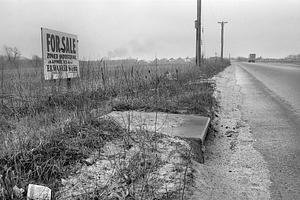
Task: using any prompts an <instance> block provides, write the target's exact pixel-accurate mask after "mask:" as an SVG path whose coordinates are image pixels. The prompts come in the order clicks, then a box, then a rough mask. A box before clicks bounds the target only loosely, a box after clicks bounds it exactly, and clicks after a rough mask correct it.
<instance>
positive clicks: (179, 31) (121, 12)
mask: <svg viewBox="0 0 300 200" xmlns="http://www.w3.org/2000/svg"><path fill="white" fill-rule="evenodd" d="M196 5H197V0H0V25H1V29H0V46H1V52H2V53H3V46H4V45H7V46H12V47H14V46H16V47H17V48H18V49H19V50H20V51H21V53H22V55H23V56H26V57H31V56H32V55H34V54H37V55H41V39H40V27H45V28H50V29H54V30H59V31H62V32H68V33H73V34H77V35H78V39H79V54H80V57H81V58H82V57H85V58H86V59H96V58H101V57H106V56H109V57H111V58H128V57H132V58H140V59H153V58H155V56H157V57H158V58H162V57H167V58H171V57H174V58H177V57H187V56H189V57H194V54H195V29H194V20H195V19H196V13H197V12H196V8H197V6H196ZM202 8H203V11H202V12H203V14H202V18H203V22H202V23H203V27H204V35H203V49H204V53H205V56H208V57H209V56H214V55H215V53H217V54H218V55H220V50H219V49H220V25H219V24H217V22H218V21H222V20H223V21H228V22H229V23H228V24H226V25H225V47H224V51H225V53H224V55H225V56H228V55H229V53H230V54H231V56H247V55H248V54H249V53H250V52H254V53H256V54H257V55H258V56H263V57H285V56H287V55H289V54H299V53H300V0H202Z"/></svg>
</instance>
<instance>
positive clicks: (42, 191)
mask: <svg viewBox="0 0 300 200" xmlns="http://www.w3.org/2000/svg"><path fill="white" fill-rule="evenodd" d="M27 200H51V189H50V188H48V187H45V186H41V185H34V184H29V185H28V190H27Z"/></svg>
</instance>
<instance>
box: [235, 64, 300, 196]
mask: <svg viewBox="0 0 300 200" xmlns="http://www.w3.org/2000/svg"><path fill="white" fill-rule="evenodd" d="M233 65H235V66H236V78H237V84H238V85H239V86H240V88H241V93H242V95H243V98H242V99H243V100H242V102H243V104H242V107H241V110H242V118H243V120H245V121H246V122H247V123H248V124H249V125H250V127H251V129H252V133H253V136H254V138H255V140H256V142H255V144H254V147H255V149H257V150H258V151H259V152H260V153H261V154H262V155H263V158H264V160H265V161H266V162H267V164H268V169H269V171H270V176H271V182H272V184H271V187H270V192H271V199H295V200H296V199H300V66H297V65H283V64H265V63H263V64H261V63H233Z"/></svg>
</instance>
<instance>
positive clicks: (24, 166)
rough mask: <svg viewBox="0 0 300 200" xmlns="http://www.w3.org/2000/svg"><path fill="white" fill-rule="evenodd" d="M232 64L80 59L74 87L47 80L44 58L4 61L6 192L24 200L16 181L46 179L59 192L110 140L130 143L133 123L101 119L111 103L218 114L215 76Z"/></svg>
mask: <svg viewBox="0 0 300 200" xmlns="http://www.w3.org/2000/svg"><path fill="white" fill-rule="evenodd" d="M3 63H4V62H2V66H3V65H4V64H5V63H4V64H3ZM10 64H11V63H10ZM228 65H229V62H228V61H224V62H219V61H205V63H204V65H203V67H202V68H201V69H199V68H197V67H195V66H194V65H193V64H192V63H185V64H168V65H159V64H157V63H156V62H152V63H151V64H138V63H136V64H128V63H123V64H121V65H113V66H112V65H109V63H107V62H104V61H98V62H90V61H85V62H81V71H80V73H81V77H80V78H78V79H74V80H72V87H71V88H68V87H67V85H66V82H65V81H64V80H60V81H59V80H58V81H55V82H54V81H44V80H43V76H42V70H41V68H39V67H38V65H37V66H35V67H26V68H22V65H21V64H18V63H17V64H16V63H15V64H14V65H12V66H10V67H7V66H6V67H5V68H4V67H3V70H2V71H1V72H0V73H1V75H0V77H1V88H0V95H1V96H0V101H1V102H0V108H1V113H0V138H1V140H0V189H1V191H0V198H3V199H17V197H16V196H14V195H13V189H12V188H13V187H14V186H18V187H19V188H26V186H27V185H28V183H35V184H43V185H47V186H49V187H50V188H51V189H52V190H53V191H54V193H55V192H56V191H57V189H58V188H59V187H60V186H61V179H62V178H65V177H67V176H68V175H69V174H72V172H74V171H76V170H77V169H78V168H77V167H76V166H78V164H80V163H82V160H83V159H86V158H88V157H89V155H90V154H91V153H92V152H94V151H95V150H98V149H101V148H102V147H103V146H104V145H105V143H107V142H109V141H113V140H115V139H116V138H118V139H120V138H123V141H124V143H125V144H127V145H130V144H129V143H128V141H130V140H131V139H130V138H132V136H130V134H129V133H128V132H126V130H123V129H122V128H120V127H119V126H118V124H116V123H115V122H114V121H111V120H108V119H102V118H99V117H101V116H103V115H105V114H107V113H109V112H111V111H112V110H119V111H123V110H143V111H163V112H169V113H185V114H189V113H192V114H201V115H204V116H210V117H213V116H214V114H213V110H214V106H216V104H217V102H215V99H214V97H213V92H214V83H213V82H212V81H209V78H211V77H212V76H214V75H216V74H217V73H218V72H220V71H222V70H223V69H224V68H225V67H226V66H228ZM144 135H145V138H147V140H151V141H152V139H151V138H150V139H149V137H148V136H147V134H144ZM136 140H138V139H136ZM145 141H146V140H143V142H145ZM139 144H140V143H139ZM124 148H125V149H126V147H124ZM147 173H148V172H147ZM149 173H150V171H149ZM19 199H23V197H19Z"/></svg>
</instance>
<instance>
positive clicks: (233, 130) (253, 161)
mask: <svg viewBox="0 0 300 200" xmlns="http://www.w3.org/2000/svg"><path fill="white" fill-rule="evenodd" d="M215 80H216V87H217V88H216V97H217V99H218V100H219V102H220V109H219V113H218V114H217V116H216V119H215V120H214V121H213V122H212V124H213V127H214V129H215V131H214V132H210V133H209V135H208V138H207V141H206V152H205V155H206V158H205V161H206V162H205V164H204V165H201V164H197V163H194V164H195V165H197V167H195V169H199V170H198V173H196V176H197V180H199V181H198V182H197V183H196V185H197V188H198V189H199V190H198V192H197V193H198V195H201V196H202V199H270V192H269V186H270V173H269V171H268V169H267V165H266V162H265V161H264V160H263V157H262V155H261V154H260V153H259V152H258V151H257V150H255V149H254V148H253V143H254V142H255V140H254V138H253V135H252V133H251V128H250V126H249V125H248V124H247V123H246V122H244V121H243V120H242V117H241V104H242V97H241V93H240V88H239V86H238V85H237V84H236V77H235V66H234V65H232V66H230V67H228V68H227V69H226V70H224V71H223V72H221V73H220V74H219V75H218V76H216V77H215ZM200 180H201V181H200ZM194 199H196V196H195V198H194Z"/></svg>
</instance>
